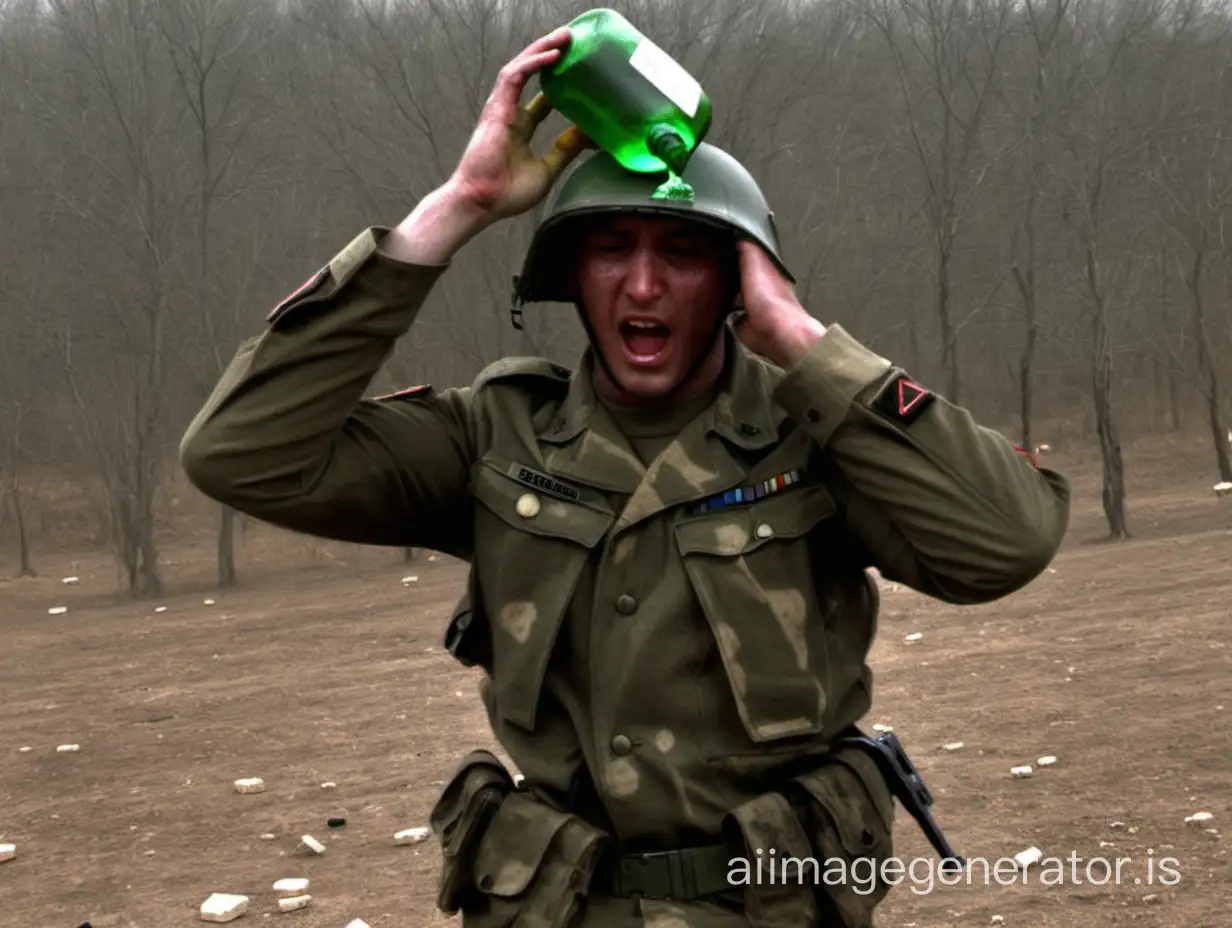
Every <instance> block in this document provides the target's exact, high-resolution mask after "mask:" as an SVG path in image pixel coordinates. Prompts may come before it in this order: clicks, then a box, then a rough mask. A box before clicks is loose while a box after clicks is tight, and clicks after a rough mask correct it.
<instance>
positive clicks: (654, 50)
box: [539, 9, 712, 199]
mask: <svg viewBox="0 0 1232 928" xmlns="http://www.w3.org/2000/svg"><path fill="white" fill-rule="evenodd" d="M569 31H570V36H571V38H570V42H569V47H568V49H566V52H565V55H564V56H563V57H562V58H561V60H560V61H558V62H557V63H556V65H554V66H553V67H552V68H545V69H544V70H543V71H541V72H539V85H540V87H541V88H542V90H543V93H544V95H545V96H546V97H547V98H548V100H549V102H550V103H551V104H552V106H553V107H554V108H555V109H556V110H557V111H559V112H560V113H561V115H563V116H564V117H565V118H566V119H568V120H569V121H571V122H572V123H574V124H575V125H576V126H577V127H578V128H579V129H581V130H582V131H583V132H584V133H585V134H586V135H587V136H588V137H589V138H590V139H591V140H593V141H594V143H595V144H596V145H598V146H599V147H600V148H602V149H604V150H605V151H607V152H609V153H610V154H611V155H612V156H613V157H614V158H615V159H616V160H617V161H618V162H619V163H620V164H621V166H623V167H624V168H626V169H627V170H630V171H635V172H638V173H642V174H656V173H661V172H664V171H667V172H669V177H668V180H667V181H666V182H665V183H664V184H663V186H662V187H660V188H659V190H658V191H656V193H655V198H656V199H681V198H691V195H692V191H691V190H690V189H689V186H688V184H686V183H684V181H682V180H681V179H680V175H681V174H682V173H683V172H684V169H685V166H686V165H687V164H688V161H689V157H690V156H691V155H692V153H693V151H694V149H696V148H697V146H698V144H699V143H700V142H701V141H702V140H703V139H704V138H705V137H706V133H707V132H708V131H709V130H710V123H711V119H712V108H711V104H710V99H709V98H708V97H707V96H706V94H705V93H704V92H703V91H702V89H701V87H700V86H698V84H697V82H696V81H695V80H694V79H693V78H692V77H690V76H689V74H688V73H687V72H686V71H684V69H683V68H681V67H680V65H679V64H677V63H676V62H675V61H673V60H672V59H671V58H670V57H668V56H667V54H666V53H664V52H663V51H662V50H661V49H659V48H658V46H656V45H655V44H654V43H653V42H651V41H650V40H648V39H647V38H646V37H645V36H644V35H642V33H640V32H639V31H638V30H637V29H635V28H634V27H633V26H632V25H631V24H630V23H629V21H628V20H626V19H625V18H624V17H623V16H621V15H620V14H619V13H616V12H614V11H613V10H605V9H598V10H590V11H589V12H586V13H583V14H582V15H581V16H579V17H577V18H576V19H575V20H573V21H572V22H571V23H569Z"/></svg>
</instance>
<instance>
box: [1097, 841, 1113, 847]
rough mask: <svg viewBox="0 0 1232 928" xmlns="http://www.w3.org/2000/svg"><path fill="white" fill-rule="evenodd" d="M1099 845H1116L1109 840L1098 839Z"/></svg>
mask: <svg viewBox="0 0 1232 928" xmlns="http://www.w3.org/2000/svg"><path fill="white" fill-rule="evenodd" d="M1099 846H1100V847H1116V845H1115V844H1113V843H1112V842H1111V841H1100V842H1099Z"/></svg>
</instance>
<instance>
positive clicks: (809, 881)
mask: <svg viewBox="0 0 1232 928" xmlns="http://www.w3.org/2000/svg"><path fill="white" fill-rule="evenodd" d="M893 826H894V796H893V794H892V793H891V792H890V789H889V787H888V786H887V785H886V782H885V779H884V778H883V776H882V774H881V771H880V770H879V769H878V767H877V763H876V761H874V760H873V758H872V757H870V756H869V755H868V754H867V753H866V752H865V751H863V750H862V749H860V748H858V747H843V748H841V749H840V750H838V751H835V752H832V753H830V754H827V755H826V756H825V757H824V758H823V759H822V761H821V764H820V766H817V767H815V768H814V769H812V770H810V771H809V772H807V773H803V774H800V775H799V776H796V777H794V778H792V779H791V780H789V781H787V783H785V784H784V785H783V786H781V787H780V788H779V789H778V790H777V791H775V792H769V793H765V794H763V795H761V796H758V797H756V798H754V799H752V800H750V801H749V802H747V803H745V804H744V805H742V806H740V807H738V808H737V809H735V810H733V811H732V812H731V813H729V815H728V816H727V818H726V820H725V822H724V831H725V834H727V835H728V837H729V839H731V840H733V841H735V842H739V843H737V846H740V844H741V843H742V844H743V846H744V847H745V856H744V860H746V861H747V862H748V866H747V870H746V871H741V870H739V869H733V870H732V871H731V875H730V877H729V878H730V880H731V882H733V884H735V886H734V887H733V888H736V887H738V886H741V885H742V886H743V890H744V895H745V906H746V912H747V915H748V918H749V921H750V923H751V924H753V925H756V926H758V928H788V926H800V925H805V924H810V925H811V924H822V925H841V926H844V928H871V926H872V924H873V912H874V910H875V909H876V907H877V906H878V905H879V904H880V903H881V901H882V900H883V899H884V898H885V896H886V894H887V893H888V892H889V890H890V887H891V885H892V883H890V882H887V881H886V880H885V873H884V872H883V867H884V866H885V862H886V861H887V859H889V858H890V857H892V855H893V853H894V839H893ZM772 851H773V854H772V853H771V852H772ZM759 868H760V869H759ZM898 872H899V871H898V870H897V869H896V868H892V869H891V873H892V874H897V873H898Z"/></svg>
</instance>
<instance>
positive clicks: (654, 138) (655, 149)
mask: <svg viewBox="0 0 1232 928" xmlns="http://www.w3.org/2000/svg"><path fill="white" fill-rule="evenodd" d="M646 147H647V148H649V149H650V153H651V154H652V155H654V156H655V157H656V158H658V159H659V160H660V161H662V162H663V163H664V164H666V165H667V167H668V169H669V170H670V171H671V172H672V173H673V174H675V175H676V176H677V177H679V176H680V175H681V174H683V173H684V168H685V165H686V164H688V162H689V146H688V145H686V144H685V141H684V139H683V138H681V137H680V133H679V132H677V131H676V130H675V129H673V128H672V127H671V126H669V125H667V124H665V123H659V124H658V125H657V126H655V127H654V128H653V129H651V130H650V135H649V136H648V137H647V139H646Z"/></svg>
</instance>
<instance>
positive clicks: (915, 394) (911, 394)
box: [898, 378, 928, 416]
mask: <svg viewBox="0 0 1232 928" xmlns="http://www.w3.org/2000/svg"><path fill="white" fill-rule="evenodd" d="M927 396H928V391H927V390H925V389H924V388H923V387H921V386H920V385H919V384H917V383H912V382H911V381H910V380H907V379H906V378H903V379H902V380H900V381H899V382H898V414H899V415H900V416H905V415H907V414H908V413H910V412H911V410H912V409H914V408H915V407H916V406H918V405H919V404H920V403H921V402H923V401H924V399H925V397H927Z"/></svg>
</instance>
